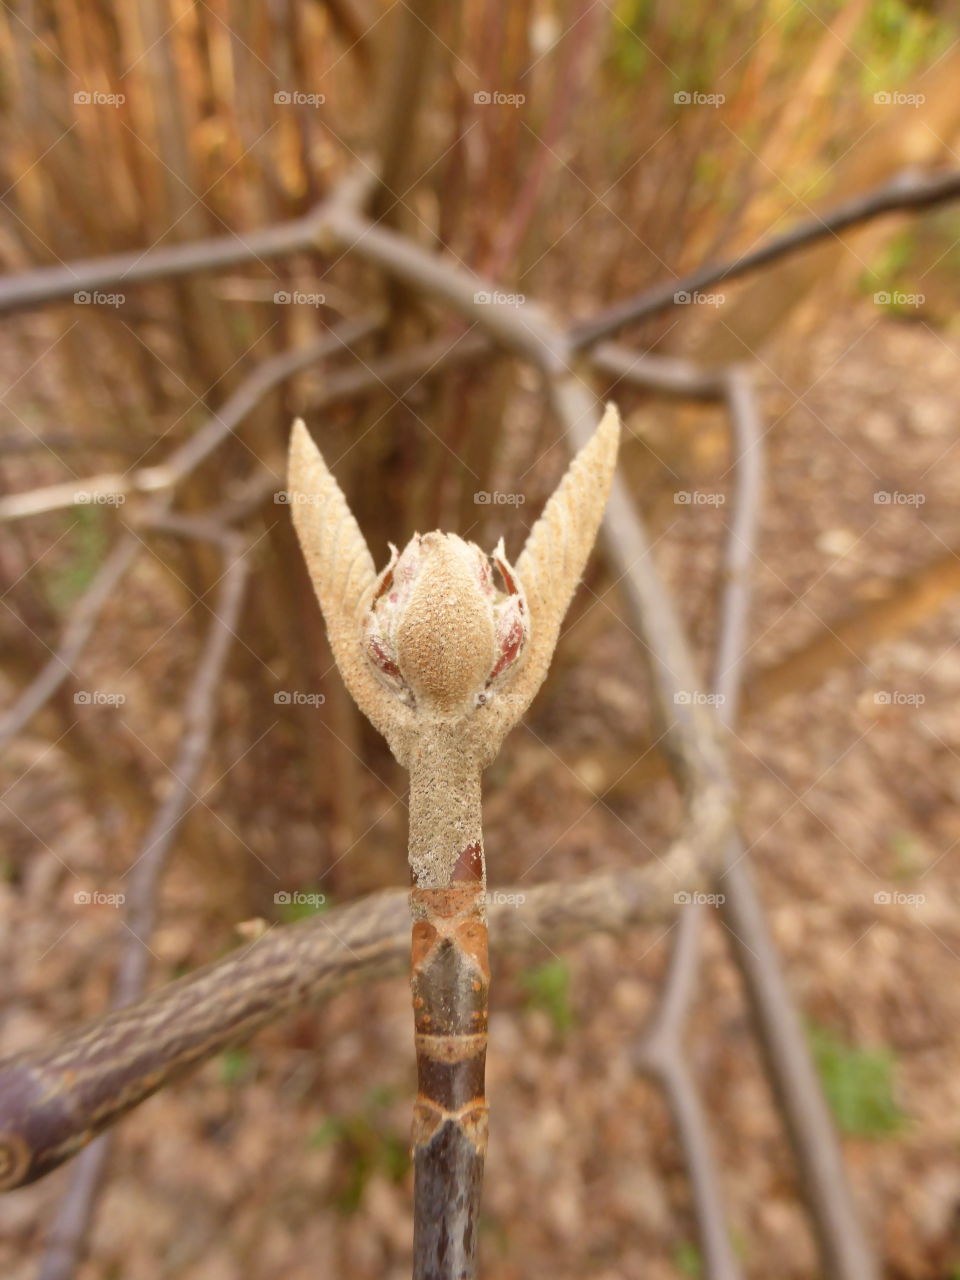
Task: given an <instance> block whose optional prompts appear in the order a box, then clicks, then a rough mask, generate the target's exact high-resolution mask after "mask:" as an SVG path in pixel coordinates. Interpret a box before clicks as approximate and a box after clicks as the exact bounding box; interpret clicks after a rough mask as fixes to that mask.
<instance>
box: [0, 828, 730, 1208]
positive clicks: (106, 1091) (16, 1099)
mask: <svg viewBox="0 0 960 1280" xmlns="http://www.w3.org/2000/svg"><path fill="white" fill-rule="evenodd" d="M705 853H706V851H705V850H702V849H696V848H693V847H691V846H690V845H689V844H688V843H687V842H686V840H684V839H680V840H676V841H674V843H673V844H672V845H671V846H670V847H669V848H668V849H667V850H666V851H665V852H664V854H663V855H662V857H661V858H660V859H658V860H657V861H655V862H654V863H653V864H648V865H644V866H642V867H633V868H627V869H625V870H621V871H616V872H598V873H595V874H593V875H590V876H584V877H581V878H579V879H576V880H573V881H571V882H568V883H563V884H559V883H558V884H546V885H539V886H536V887H534V888H531V887H530V886H529V885H521V886H514V887H513V888H509V887H508V888H506V889H505V890H503V892H502V893H501V894H498V895H495V897H494V900H493V901H492V902H491V904H490V906H489V921H490V933H491V940H492V942H493V944H494V946H495V947H496V948H498V949H502V950H504V951H520V952H530V951H536V950H539V949H541V948H542V947H543V945H544V944H545V943H546V944H549V945H550V946H551V947H556V946H559V945H561V944H562V943H565V942H572V941H575V940H576V939H578V938H580V937H583V936H586V935H588V934H590V933H593V932H597V931H600V932H609V933H623V932H625V931H626V930H628V929H631V928H634V927H636V926H638V925H643V924H654V923H662V922H663V921H665V920H669V919H671V918H672V917H673V915H674V913H675V912H676V909H677V908H676V903H675V901H674V894H675V891H676V885H677V884H684V885H689V886H690V887H691V888H700V889H705V888H706V887H707V886H708V885H709V883H710V881H709V879H707V878H706V877H705V876H704V875H703V874H702V872H701V868H702V866H703V864H704V863H705V862H706V860H707V859H706V857H705ZM514 902H515V903H517V904H518V905H510V904H511V903H514ZM409 962H410V901H409V895H408V894H407V892H406V891H402V890H394V891H390V892H387V893H379V894H374V895H372V896H370V897H366V898H361V899H359V900H358V901H356V902H352V903H349V904H348V905H346V906H342V907H335V908H334V909H332V910H330V911H327V912H324V913H323V914H322V915H318V916H315V917H313V918H311V919H309V920H305V921H301V922H300V923H298V924H295V925H288V926H283V927H277V928H274V929H272V930H270V932H268V933H267V934H265V935H264V937H263V938H261V939H260V940H259V941H257V942H255V943H252V944H251V945H250V946H247V947H244V948H243V949H242V950H237V951H236V952H233V953H231V954H230V955H228V956H226V957H225V958H223V959H221V960H218V961H216V962H215V963H213V964H210V965H207V966H206V967H205V968H203V969H199V970H197V972H196V973H192V974H189V975H188V976H187V977H184V978H180V979H178V980H177V981H175V982H170V983H167V984H165V985H164V986H162V987H160V988H159V989H158V990H157V991H155V992H153V993H152V994H150V995H148V996H147V997H146V998H145V999H143V1000H141V1001H139V1002H138V1003H137V1004H135V1005H128V1006H126V1007H124V1008H121V1009H117V1010H115V1011H114V1012H112V1013H109V1014H106V1015H103V1016H100V1017H97V1018H94V1019H93V1020H91V1021H89V1022H87V1023H85V1024H84V1025H83V1026H81V1027H78V1028H75V1029H73V1030H71V1031H69V1032H67V1033H66V1034H64V1035H62V1036H60V1037H58V1038H57V1039H56V1040H55V1041H54V1042H52V1043H51V1044H49V1045H47V1046H45V1047H42V1048H39V1049H31V1050H26V1051H25V1052H23V1053H20V1054H17V1055H15V1056H14V1057H11V1058H7V1059H5V1060H4V1061H3V1062H0V1189H3V1190H7V1189H10V1188H11V1187H14V1186H20V1185H22V1184H23V1183H24V1182H29V1181H32V1180H33V1179H35V1178H38V1177H40V1176H42V1175H43V1174H44V1173H47V1172H49V1171H50V1170H51V1169H53V1168H55V1167H56V1166H57V1165H58V1164H61V1163H62V1162H63V1161H64V1160H66V1159H69V1158H70V1157H71V1156H72V1155H74V1154H76V1152H77V1150H79V1148H80V1147H82V1145H83V1143H84V1142H85V1141H86V1140H87V1139H88V1138H89V1137H90V1135H91V1132H92V1133H97V1132H99V1131H100V1130H102V1129H104V1128H106V1127H107V1126H108V1125H110V1124H113V1123H114V1122H115V1121H117V1120H119V1119H120V1118H121V1117H122V1116H124V1115H126V1114H127V1112H129V1111H130V1110H132V1109H133V1108H134V1107H135V1106H137V1105H139V1103H140V1102H142V1101H143V1100H144V1099H145V1098H147V1097H149V1096H150V1095H151V1094H152V1093H154V1092H156V1090H158V1089H160V1088H162V1087H163V1086H164V1085H165V1084H167V1083H168V1082H169V1081H170V1080H172V1079H175V1078H176V1077H177V1076H178V1075H179V1074H180V1073H182V1072H183V1071H185V1070H187V1069H188V1068H190V1067H193V1066H196V1065H197V1064H199V1063H201V1062H204V1061H206V1059H207V1058H209V1057H211V1056H212V1055H214V1054H216V1053H218V1052H219V1051H220V1050H221V1049H223V1048H224V1047H225V1046H226V1045H229V1044H233V1043H236V1042H237V1041H238V1040H241V1039H243V1038H244V1037H246V1036H248V1035H250V1034H252V1033H253V1032H254V1031H256V1030H257V1029H259V1028H260V1027H263V1026H266V1025H267V1024H268V1023H270V1022H272V1021H274V1020H275V1019H277V1018H280V1017H282V1016H284V1015H285V1014H287V1013H290V1012H292V1011H294V1010H295V1009H298V1008H300V1007H302V1006H303V1005H304V1004H306V1003H310V1002H315V1001H319V1000H322V999H326V998H328V997H329V996H331V995H334V994H335V993H336V992H338V991H341V990H343V989H344V988H345V987H347V986H350V985H353V984H355V983H358V982H365V981H372V980H375V979H380V978H384V977H387V976H391V975H394V974H398V973H402V972H403V971H404V970H405V969H406V968H407V967H408V965H409ZM97 1046H103V1047H104V1052H103V1053H102V1054H99V1053H96V1052H95V1049H96V1047H97ZM114 1046H116V1047H117V1051H116V1052H114V1051H113V1048H114ZM121 1047H122V1048H123V1053H120V1048H121ZM68 1065H69V1066H74V1067H76V1075H75V1077H74V1078H73V1083H72V1084H71V1085H70V1086H69V1088H70V1092H69V1095H65V1093H64V1069H65V1068H66V1067H67V1066H68Z"/></svg>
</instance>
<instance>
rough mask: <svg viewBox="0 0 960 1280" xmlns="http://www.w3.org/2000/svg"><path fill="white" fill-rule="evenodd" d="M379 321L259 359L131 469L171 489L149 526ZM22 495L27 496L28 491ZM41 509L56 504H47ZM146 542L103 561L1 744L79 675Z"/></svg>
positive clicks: (137, 479)
mask: <svg viewBox="0 0 960 1280" xmlns="http://www.w3.org/2000/svg"><path fill="white" fill-rule="evenodd" d="M376 324H377V320H376V319H375V318H370V317H367V318H360V319H357V320H353V321H348V322H346V323H345V324H344V325H342V326H341V327H340V328H338V329H335V330H333V331H332V332H330V333H327V334H324V335H323V336H322V337H320V338H318V339H317V340H316V341H315V342H311V343H309V344H307V345H306V346H305V347H303V348H300V349H298V350H295V351H285V352H281V353H280V354H279V355H276V356H271V357H270V358H269V359H267V360H264V361H263V362H262V363H261V364H259V365H258V366H257V367H256V368H255V369H254V370H253V372H252V373H251V374H250V375H249V376H248V377H247V378H245V379H244V380H243V381H242V382H241V383H240V385H239V386H238V387H237V389H236V390H235V391H234V392H233V394H232V395H231V396H229V397H228V398H227V400H225V401H224V403H223V405H222V406H221V408H220V409H219V411H217V412H215V413H213V414H211V416H210V417H209V418H208V419H207V421H206V422H205V423H204V425H203V426H201V427H199V428H198V429H197V431H196V432H194V434H193V435H192V436H190V438H189V439H188V440H186V441H185V442H184V443H183V444H182V445H180V446H179V447H178V448H176V449H174V450H173V452H172V453H171V454H170V456H169V457H168V458H167V459H166V461H165V462H164V463H162V464H160V465H159V466H157V467H147V468H142V469H141V471H140V472H134V473H132V477H133V478H132V480H131V485H132V487H136V488H140V489H145V490H148V489H151V488H154V489H158V488H159V489H162V490H164V492H163V493H162V495H161V497H160V498H159V499H158V500H157V501H156V502H154V503H153V505H152V506H151V507H150V508H149V509H148V511H147V513H146V514H145V515H144V517H143V519H142V523H144V524H145V525H146V526H148V527H149V525H150V523H151V521H153V522H154V523H156V522H157V521H158V520H160V519H161V517H162V515H163V513H165V512H166V511H167V510H168V508H169V504H170V502H171V500H172V490H173V487H174V486H175V485H177V484H179V483H181V482H182V481H183V480H185V479H186V478H187V477H188V476H189V475H190V474H191V473H192V472H193V471H194V470H195V469H196V468H197V467H198V466H199V465H200V463H201V462H203V461H204V460H205V459H206V458H208V457H209V456H210V454H211V453H213V452H214V450H215V449H217V448H218V447H219V446H220V445H221V444H223V442H224V441H225V440H226V439H228V438H229V436H230V435H231V434H232V433H233V432H234V431H235V430H236V428H237V427H238V426H239V424H240V423H241V422H242V421H243V420H244V418H245V417H246V416H247V415H248V414H250V413H252V412H253V410H254V409H255V408H256V407H257V406H258V405H259V404H260V402H261V401H262V400H263V398H264V396H266V395H267V394H268V393H269V392H270V391H272V390H273V389H274V387H277V386H279V385H280V383H282V382H283V381H285V380H286V379H287V378H290V377H292V376H293V375H294V374H296V373H299V372H300V371H301V370H302V369H305V368H307V367H308V366H309V365H311V364H313V363H315V362H316V361H317V360H319V359H322V358H323V357H324V356H328V355H333V354H335V353H336V352H338V351H340V350H343V349H346V350H349V349H350V347H351V346H352V344H354V343H355V342H358V341H359V340H360V339H361V338H363V337H365V336H367V334H369V333H371V332H372V331H373V329H374V328H375V327H376ZM118 479H122V477H119V478H118ZM88 484H89V481H87V482H81V481H77V482H76V484H75V485H70V486H54V488H56V489H61V488H70V489H71V490H72V491H73V492H74V493H76V492H78V491H81V490H83V489H84V487H85V485H88ZM42 492H43V491H42V490H38V491H35V493H42ZM17 496H18V498H21V499H22V498H23V497H24V496H25V495H17ZM37 509H38V510H45V509H49V508H46V507H43V506H42V504H41V505H39V506H38V507H37ZM141 547H142V544H141V542H140V540H139V538H137V537H136V536H135V535H134V534H132V533H127V534H126V535H124V537H122V538H121V539H120V541H119V542H118V543H117V545H116V547H115V548H114V550H113V551H112V552H111V553H110V555H109V556H108V557H107V559H106V560H105V561H104V563H103V565H102V566H101V568H100V571H99V572H98V574H97V576H96V577H95V578H94V580H93V582H92V583H91V585H90V586H89V587H88V588H87V591H86V592H85V593H84V595H83V596H82V597H81V599H80V601H79V603H78V604H77V606H76V607H75V609H74V611H73V614H72V616H71V619H70V621H69V623H68V624H67V627H66V629H65V631H64V634H63V638H62V640H61V643H60V645H59V647H58V649H57V651H56V653H54V654H53V656H52V657H51V658H50V661H49V662H47V663H46V665H45V666H44V667H43V669H42V670H41V671H40V673H39V674H38V675H37V676H36V678H35V679H34V680H33V681H32V683H31V684H30V685H28V686H27V688H26V689H25V690H24V691H23V693H22V694H21V695H20V697H19V699H18V700H17V702H16V703H15V704H14V706H13V707H12V708H11V710H10V711H9V712H7V714H6V716H5V717H4V718H3V720H2V721H0V747H3V746H5V745H6V744H7V743H8V742H9V741H10V740H11V738H13V737H14V736H15V735H16V734H17V733H19V732H20V730H21V729H23V728H24V726H25V725H26V724H27V723H28V722H29V721H30V720H31V719H32V718H33V717H34V716H35V715H36V714H37V712H38V711H40V710H41V708H42V707H44V706H45V705H46V703H47V702H48V701H49V700H50V698H51V697H52V696H53V694H54V693H55V692H56V691H57V689H59V688H60V686H61V685H62V684H63V683H64V681H65V680H67V679H68V678H69V677H70V676H72V675H73V670H72V669H73V666H74V664H75V663H76V662H77V661H78V660H79V658H80V656H81V654H82V653H83V651H84V649H85V648H86V647H87V645H88V644H89V642H90V639H91V637H92V635H93V631H94V628H95V626H96V623H97V620H98V618H99V617H100V614H101V613H102V612H103V609H104V608H105V606H106V604H107V602H108V600H109V599H110V597H111V595H112V593H113V591H114V589H115V588H116V586H117V585H118V584H119V582H120V580H121V579H122V577H123V575H124V574H125V573H126V571H127V570H128V569H129V568H130V566H131V564H132V563H133V561H134V560H135V559H136V556H137V554H138V552H139V551H140V550H141Z"/></svg>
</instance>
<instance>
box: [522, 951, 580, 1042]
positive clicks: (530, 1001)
mask: <svg viewBox="0 0 960 1280" xmlns="http://www.w3.org/2000/svg"><path fill="white" fill-rule="evenodd" d="M520 985H521V986H522V987H524V988H525V989H526V992H527V1005H528V1007H530V1008H533V1009H542V1010H543V1011H544V1013H546V1014H548V1015H549V1017H550V1020H551V1022H552V1023H553V1025H554V1027H555V1028H556V1030H557V1032H558V1033H559V1034H560V1035H565V1034H566V1033H567V1032H568V1031H570V1030H571V1029H572V1027H573V1008H572V1006H571V1003H570V969H569V966H568V965H567V963H566V962H565V961H564V960H548V961H547V962H546V964H541V965H538V966H537V967H536V968H535V969H527V970H525V971H524V972H523V973H521V975H520Z"/></svg>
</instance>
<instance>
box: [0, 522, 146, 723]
mask: <svg viewBox="0 0 960 1280" xmlns="http://www.w3.org/2000/svg"><path fill="white" fill-rule="evenodd" d="M141 549H142V547H141V543H140V540H139V539H138V538H137V537H135V536H134V535H133V534H132V533H129V532H128V533H126V534H124V535H123V537H121V538H120V540H119V541H118V542H117V543H116V545H115V546H114V548H113V550H112V551H111V552H110V554H109V555H108V556H107V558H106V560H104V562H103V564H102V565H101V566H100V569H99V570H98V572H97V574H96V577H95V578H94V579H93V582H91V584H90V586H89V587H87V589H86V591H85V592H84V593H83V595H82V596H81V597H80V599H79V601H78V602H77V604H76V605H75V606H74V609H73V612H72V614H71V616H70V621H69V622H68V623H67V625H66V627H65V628H64V632H63V635H62V637H61V639H60V644H59V645H58V646H57V650H56V652H55V653H54V654H53V655H52V656H51V658H50V660H49V661H48V662H47V663H46V664H45V665H44V666H43V668H42V669H41V671H40V672H39V673H38V675H37V676H36V677H35V678H34V679H33V680H32V681H31V683H30V684H29V685H27V687H26V689H24V691H23V693H22V694H21V695H20V697H19V698H18V699H17V701H16V702H15V703H14V705H13V706H12V707H11V708H10V710H9V711H8V712H7V714H6V715H5V716H4V717H3V719H2V720H0V748H2V747H5V746H6V745H7V743H8V742H9V741H10V740H11V738H13V737H14V736H15V735H16V734H18V733H19V732H20V730H21V729H23V727H24V726H25V725H26V724H28V723H29V722H30V720H32V719H33V717H34V716H35V715H36V714H37V712H38V711H39V710H40V709H41V708H42V707H43V706H45V705H46V703H47V702H49V700H50V699H51V698H52V697H53V695H54V694H55V693H56V691H57V690H58V689H59V688H60V686H61V685H62V684H63V683H64V681H65V680H68V679H70V678H71V677H73V676H74V674H75V673H74V670H73V668H74V666H75V665H76V663H77V662H78V661H79V659H80V655H81V654H82V653H83V651H84V649H86V647H87V645H88V644H89V643H90V638H91V637H92V635H93V632H94V629H95V627H96V625H97V622H98V620H99V618H100V615H101V613H102V612H103V610H104V609H105V608H106V605H107V602H108V601H109V600H110V599H111V597H112V596H113V594H114V591H115V589H116V588H117V586H118V585H119V583H120V581H121V579H122V578H123V576H124V574H125V573H126V572H127V570H128V569H129V568H130V566H131V565H132V564H133V562H134V561H135V560H136V558H137V555H138V554H139V552H140V551H141Z"/></svg>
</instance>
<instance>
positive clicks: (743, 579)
mask: <svg viewBox="0 0 960 1280" xmlns="http://www.w3.org/2000/svg"><path fill="white" fill-rule="evenodd" d="M724 383H725V387H726V390H727V398H728V404H729V409H730V419H731V423H732V428H733V441H734V488H735V494H734V502H733V522H732V524H731V526H730V529H729V533H728V537H727V541H726V546H725V550H724V558H723V565H722V569H721V576H722V584H723V588H722V593H721V604H720V629H719V640H718V644H717V653H716V658H715V662H714V677H713V691H714V693H715V694H716V695H717V698H718V704H719V705H718V718H719V720H720V721H721V723H722V724H725V725H730V724H732V723H733V720H734V717H735V715H736V708H737V702H738V699H739V689H740V670H741V665H742V660H743V654H744V651H745V649H746V627H747V620H748V614H749V607H750V596H751V568H752V561H753V557H754V547H755V545H756V534H757V523H758V516H759V507H760V497H761V493H762V486H763V454H762V447H763V434H762V430H761V427H760V423H759V421H758V417H757V410H756V404H755V395H754V391H753V388H752V385H751V379H750V374H749V373H748V372H747V371H746V370H744V369H740V368H734V369H731V370H730V371H729V372H728V373H726V374H725V376H724ZM704 915H705V908H704V906H703V905H702V904H700V903H698V902H696V901H691V902H688V903H686V904H685V906H684V909H683V910H682V911H681V913H680V921H679V924H678V926H677V931H676V936H675V941H674V945H673V950H672V951H671V953H670V962H669V966H668V969H667V975H666V979H665V981H664V985H663V988H662V991H661V995H660V999H659V1002H658V1004H657V1008H656V1010H655V1012H654V1014H653V1016H652V1018H651V1020H650V1024H649V1026H648V1027H647V1028H646V1030H645V1032H644V1035H643V1038H642V1040H641V1042H640V1044H639V1045H638V1046H637V1051H636V1056H637V1062H638V1065H640V1066H641V1067H642V1068H643V1069H644V1070H645V1071H647V1072H648V1073H649V1074H650V1075H651V1076H652V1077H653V1078H654V1079H655V1080H656V1081H657V1082H658V1084H659V1085H660V1087H661V1088H662V1090H663V1092H664V1096H665V1097H666V1099H667V1103H668V1105H669V1107H670V1111H671V1113H672V1115H673V1121H674V1125H675V1126H676V1129H677V1135H678V1138H679V1140H680V1145H681V1147H682V1149H683V1151H684V1155H685V1157H686V1165H687V1169H688V1170H689V1175H690V1187H691V1192H692V1195H693V1203H694V1211H695V1217H696V1221H697V1229H698V1233H699V1237H700V1244H701V1249H702V1253H703V1260H704V1270H705V1273H706V1275H707V1277H708V1280H739V1278H740V1277H741V1276H742V1274H743V1271H742V1268H741V1266H740V1262H739V1259H738V1258H737V1256H736V1254H735V1252H734V1250H733V1246H732V1243H731V1240H730V1232H729V1230H728V1227H727V1217H726V1211H725V1207H724V1200H723V1193H722V1190H721V1184H720V1178H719V1176H718V1173H717V1167H716V1162H715V1159H714V1155H713V1146H712V1142H711V1137H710V1125H709V1122H708V1119H707V1115H706V1111H705V1109H704V1107H703V1104H702V1102H701V1100H700V1094H699V1091H698V1089H697V1086H696V1082H695V1081H694V1078H693V1075H692V1073H691V1070H690V1067H689V1064H688V1062H687V1059H686V1053H685V1046H684V1041H683V1037H684V1031H685V1028H686V1023H687V1019H688V1016H689V1013H690V1006H691V1003H692V1001H693V998H694V995H695V993H696V987H697V977H698V973H699V962H700V940H701V934H702V931H703V924H704Z"/></svg>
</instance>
